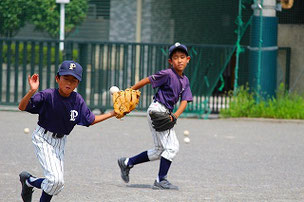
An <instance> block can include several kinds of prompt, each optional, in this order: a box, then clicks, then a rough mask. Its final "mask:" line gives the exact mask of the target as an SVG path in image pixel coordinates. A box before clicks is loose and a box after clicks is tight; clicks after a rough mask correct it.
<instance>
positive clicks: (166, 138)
mask: <svg viewBox="0 0 304 202" xmlns="http://www.w3.org/2000/svg"><path fill="white" fill-rule="evenodd" d="M150 111H157V112H166V111H169V110H168V109H167V108H166V107H165V106H164V105H163V104H161V103H159V102H152V103H151V104H150V106H149V108H148V110H147V119H148V123H149V126H150V130H151V133H152V136H153V140H154V148H153V149H150V150H148V157H149V160H150V161H154V160H157V159H160V157H164V158H165V159H168V160H169V161H172V160H173V158H174V157H175V156H176V154H177V152H178V150H179V142H178V139H177V137H176V134H175V130H174V128H171V129H170V130H166V131H162V132H157V131H156V130H155V129H154V128H153V127H152V121H151V118H150V115H149V112H150Z"/></svg>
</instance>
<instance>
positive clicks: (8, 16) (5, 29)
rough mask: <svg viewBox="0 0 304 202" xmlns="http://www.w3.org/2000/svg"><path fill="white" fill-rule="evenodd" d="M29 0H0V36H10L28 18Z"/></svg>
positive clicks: (15, 32)
mask: <svg viewBox="0 0 304 202" xmlns="http://www.w3.org/2000/svg"><path fill="white" fill-rule="evenodd" d="M29 3H30V1H29V0H14V1H12V0H1V1H0V36H3V37H12V36H14V35H15V34H17V32H18V31H19V30H20V29H21V28H22V27H23V26H24V25H25V22H26V21H27V19H28V8H29Z"/></svg>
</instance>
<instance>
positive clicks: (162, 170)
mask: <svg viewBox="0 0 304 202" xmlns="http://www.w3.org/2000/svg"><path fill="white" fill-rule="evenodd" d="M170 165H171V161H169V160H168V159H165V158H164V157H161V158H160V165H159V172H158V179H159V181H162V180H163V179H165V178H166V176H167V173H168V171H169V168H170Z"/></svg>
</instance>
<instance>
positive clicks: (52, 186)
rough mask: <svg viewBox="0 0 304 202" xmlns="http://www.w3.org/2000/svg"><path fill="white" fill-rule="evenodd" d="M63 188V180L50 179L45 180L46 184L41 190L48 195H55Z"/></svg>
mask: <svg viewBox="0 0 304 202" xmlns="http://www.w3.org/2000/svg"><path fill="white" fill-rule="evenodd" d="M63 187H64V180H63V178H56V179H55V178H51V179H48V180H47V184H46V186H45V188H43V190H44V191H45V192H46V193H47V194H49V195H57V194H59V192H60V191H61V190H62V189H63Z"/></svg>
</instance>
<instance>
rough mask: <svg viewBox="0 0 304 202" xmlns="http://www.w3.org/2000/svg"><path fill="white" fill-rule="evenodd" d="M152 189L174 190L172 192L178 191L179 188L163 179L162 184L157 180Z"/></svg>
mask: <svg viewBox="0 0 304 202" xmlns="http://www.w3.org/2000/svg"><path fill="white" fill-rule="evenodd" d="M152 189H172V190H178V186H175V185H173V184H171V183H170V182H169V181H168V180H166V179H163V180H162V181H160V182H157V180H155V181H154V185H153V187H152Z"/></svg>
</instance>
